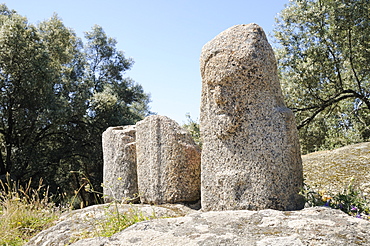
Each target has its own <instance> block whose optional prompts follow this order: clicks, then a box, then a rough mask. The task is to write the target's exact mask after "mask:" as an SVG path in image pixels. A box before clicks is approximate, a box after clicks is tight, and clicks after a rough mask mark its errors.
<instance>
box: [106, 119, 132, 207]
mask: <svg viewBox="0 0 370 246" xmlns="http://www.w3.org/2000/svg"><path fill="white" fill-rule="evenodd" d="M135 134H136V126H117V127H109V128H108V129H107V130H106V131H105V132H104V133H103V138H102V141H103V158H104V168H103V193H104V200H105V202H111V201H112V200H121V201H122V200H128V201H129V200H130V199H132V198H133V197H135V196H137V195H138V187H137V171H136V142H135Z"/></svg>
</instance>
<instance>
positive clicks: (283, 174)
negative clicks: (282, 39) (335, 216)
mask: <svg viewBox="0 0 370 246" xmlns="http://www.w3.org/2000/svg"><path fill="white" fill-rule="evenodd" d="M200 70H201V75H202V96H201V115H200V127H201V135H202V139H203V148H202V170H201V173H202V190H201V193H202V197H201V201H202V209H204V210H233V209H251V210H259V209H266V208H271V209H277V210H295V209H301V208H303V205H304V202H303V200H302V198H301V196H299V195H298V193H299V191H300V189H301V187H302V185H303V173H302V163H301V156H300V147H299V141H298V133H297V128H296V124H295V119H294V115H293V113H292V111H291V110H289V109H288V108H287V107H286V106H285V104H284V100H283V95H282V92H281V88H280V83H279V80H278V75H277V66H276V60H275V56H274V53H273V50H272V48H271V46H270V44H269V43H268V41H267V38H266V36H265V33H264V31H263V30H262V28H261V27H259V26H258V25H256V24H249V25H237V26H233V27H231V28H229V29H227V30H226V31H224V32H222V33H220V34H219V35H218V36H216V37H215V38H214V39H213V40H211V41H210V42H208V43H207V44H206V45H204V47H203V49H202V54H201V57H200Z"/></svg>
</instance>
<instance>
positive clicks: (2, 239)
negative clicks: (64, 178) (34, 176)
mask: <svg viewBox="0 0 370 246" xmlns="http://www.w3.org/2000/svg"><path fill="white" fill-rule="evenodd" d="M60 214H61V211H60V210H59V209H56V207H55V204H54V203H53V202H51V201H50V200H49V192H48V188H47V187H45V186H44V185H43V184H42V179H41V180H40V182H39V185H38V188H37V189H32V188H31V180H30V181H29V182H28V184H27V185H26V186H25V187H22V186H20V185H19V184H17V183H16V182H14V181H11V180H10V177H9V175H7V176H6V181H2V180H0V245H4V246H5V245H12V246H17V245H23V244H24V243H26V242H27V241H28V240H29V239H30V238H32V237H33V236H34V235H35V234H37V233H38V232H40V231H42V230H44V229H46V228H48V227H50V226H51V225H52V222H53V221H54V220H56V219H57V218H58V217H59V215H60Z"/></svg>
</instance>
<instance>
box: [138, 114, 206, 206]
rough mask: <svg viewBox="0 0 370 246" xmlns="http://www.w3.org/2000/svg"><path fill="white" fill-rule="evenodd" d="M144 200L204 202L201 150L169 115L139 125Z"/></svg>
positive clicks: (149, 118)
mask: <svg viewBox="0 0 370 246" xmlns="http://www.w3.org/2000/svg"><path fill="white" fill-rule="evenodd" d="M136 127H137V134H136V142H137V172H138V187H139V195H140V200H141V202H143V203H149V204H162V203H176V202H191V201H196V200H199V199H200V149H199V147H198V146H197V145H196V144H195V143H194V140H193V139H192V138H191V136H190V134H189V133H188V132H187V131H186V130H184V129H182V128H181V127H180V126H179V124H177V123H176V122H175V121H173V120H171V119H170V118H168V117H165V116H159V115H152V116H149V117H147V118H145V119H144V120H142V121H139V122H138V123H136Z"/></svg>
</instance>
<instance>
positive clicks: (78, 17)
mask: <svg viewBox="0 0 370 246" xmlns="http://www.w3.org/2000/svg"><path fill="white" fill-rule="evenodd" d="M3 3H5V4H6V5H7V6H8V8H10V9H14V10H16V11H17V12H18V13H19V14H20V15H23V16H26V17H27V18H28V20H29V22H31V23H34V24H36V23H37V22H39V21H43V20H46V19H49V18H50V17H51V16H52V15H53V13H57V14H58V15H59V17H60V18H62V20H63V22H64V24H65V25H66V26H67V27H70V28H72V29H74V30H75V32H76V33H77V36H79V37H83V35H84V34H83V33H84V32H85V31H89V30H90V29H91V27H92V26H94V25H95V24H98V25H100V26H102V27H103V29H104V30H105V32H106V34H107V35H108V36H109V37H113V38H115V39H116V40H117V41H118V44H117V48H118V49H119V50H123V51H124V52H125V55H126V57H132V58H133V59H134V61H135V64H134V66H133V67H132V69H131V70H130V71H128V72H127V73H126V76H127V77H131V78H132V79H133V80H135V81H136V82H137V83H139V84H141V85H142V86H143V88H144V90H145V91H146V92H148V93H150V94H151V100H152V102H151V103H150V106H151V110H152V111H153V112H156V113H157V114H159V115H165V116H168V117H170V118H172V119H174V120H176V121H177V122H178V123H180V124H183V123H185V122H186V117H185V114H186V113H190V115H191V117H192V118H193V119H197V118H198V117H199V105H200V91H201V78H200V72H199V56H200V52H201V49H202V47H203V45H204V44H205V43H207V42H208V41H210V40H211V39H212V38H214V37H215V36H216V35H217V34H219V33H220V32H222V31H223V30H225V29H227V28H229V27H231V26H233V25H237V24H248V23H252V22H254V23H257V24H258V25H260V26H261V27H262V28H263V29H264V30H265V32H266V34H267V35H269V34H271V33H272V30H273V28H274V24H275V17H276V15H277V14H278V13H279V12H280V11H281V10H283V9H284V6H285V4H288V3H289V0H254V1H252V0H222V1H221V0H104V1H97V0H61V1H60V0H58V1H56V0H55V1H54V0H3Z"/></svg>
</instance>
